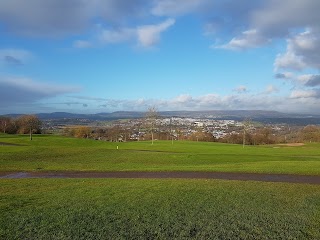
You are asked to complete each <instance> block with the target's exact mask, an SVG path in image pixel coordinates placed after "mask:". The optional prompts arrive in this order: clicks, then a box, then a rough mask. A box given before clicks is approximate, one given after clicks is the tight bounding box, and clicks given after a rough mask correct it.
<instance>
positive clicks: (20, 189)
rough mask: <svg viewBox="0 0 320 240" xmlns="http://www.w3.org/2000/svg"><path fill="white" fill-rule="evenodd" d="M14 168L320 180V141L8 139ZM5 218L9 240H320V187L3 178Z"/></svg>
mask: <svg viewBox="0 0 320 240" xmlns="http://www.w3.org/2000/svg"><path fill="white" fill-rule="evenodd" d="M117 146H119V149H118V150H117V149H116V147H117ZM5 171H17V172H21V171H29V172H34V173H35V174H36V173H37V172H38V173H39V172H40V173H41V172H46V171H96V172H103V171H149V172H150V171H158V172H161V171H182V172H185V171H195V172H197V171H199V172H203V171H216V172H219V171H220V172H235V173H237V172H238V173H239V172H247V173H290V174H307V175H318V176H319V175H320V145H319V144H306V145H300V146H252V147H249V146H246V147H245V148H244V149H243V148H242V146H238V145H228V144H218V143H200V142H174V144H173V145H172V144H171V142H170V141H169V142H166V141H163V142H160V141H159V142H158V141H157V142H155V144H154V145H151V143H150V142H131V143H110V142H100V141H94V140H86V139H73V138H65V137H61V136H45V135H40V136H35V137H34V140H33V141H29V140H28V136H12V135H0V172H5ZM0 216H1V218H0V239H191V238H192V239H320V230H319V229H320V186H319V185H309V184H293V183H274V182H255V181H230V180H213V179H125V178H123V179H97V178H96V179H95V178H93V179H89V178H80V179H43V178H40V179H0Z"/></svg>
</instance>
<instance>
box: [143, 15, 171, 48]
mask: <svg viewBox="0 0 320 240" xmlns="http://www.w3.org/2000/svg"><path fill="white" fill-rule="evenodd" d="M174 23H175V20H174V19H172V18H170V19H167V20H166V21H164V22H162V23H160V24H156V25H145V26H141V27H138V29H137V34H138V41H139V43H140V44H141V45H142V46H143V47H151V46H154V45H155V44H157V43H158V42H159V40H160V34H161V33H162V32H164V31H166V30H167V29H168V28H169V27H171V26H172V25H173V24H174Z"/></svg>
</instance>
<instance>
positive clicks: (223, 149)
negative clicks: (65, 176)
mask: <svg viewBox="0 0 320 240" xmlns="http://www.w3.org/2000/svg"><path fill="white" fill-rule="evenodd" d="M1 142H6V143H13V144H18V145H20V146H7V145H1V144H0V171H54V170H60V171H65V170H78V171H221V172H256V173H291V174H309V175H320V144H317V143H314V144H306V145H305V146H300V147H283V146H272V145H269V146H246V147H245V148H242V146H241V145H231V144H221V143H204V142H187V141H175V142H174V144H173V145H172V144H171V141H156V142H155V144H154V145H151V143H150V142H144V141H141V142H127V143H110V142H103V141H95V140H88V139H75V138H66V137H61V136H46V135H39V136H34V140H33V141H29V139H28V136H23V135H0V143H1ZM117 145H118V146H119V150H117V149H116V146H117Z"/></svg>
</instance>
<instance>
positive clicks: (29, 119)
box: [18, 115, 42, 140]
mask: <svg viewBox="0 0 320 240" xmlns="http://www.w3.org/2000/svg"><path fill="white" fill-rule="evenodd" d="M18 123H19V128H20V130H19V131H20V132H22V133H25V132H29V134H30V140H32V133H34V132H40V128H41V124H42V123H41V121H40V119H39V118H38V117H37V116H35V115H23V116H21V117H20V118H19V119H18Z"/></svg>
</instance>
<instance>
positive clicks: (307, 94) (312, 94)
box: [290, 89, 320, 99]
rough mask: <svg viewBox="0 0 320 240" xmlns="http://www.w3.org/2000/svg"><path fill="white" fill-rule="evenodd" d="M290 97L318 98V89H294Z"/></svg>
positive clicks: (319, 92)
mask: <svg viewBox="0 0 320 240" xmlns="http://www.w3.org/2000/svg"><path fill="white" fill-rule="evenodd" d="M290 98H317V99H319V98H320V89H313V90H294V91H292V92H291V95H290Z"/></svg>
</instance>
